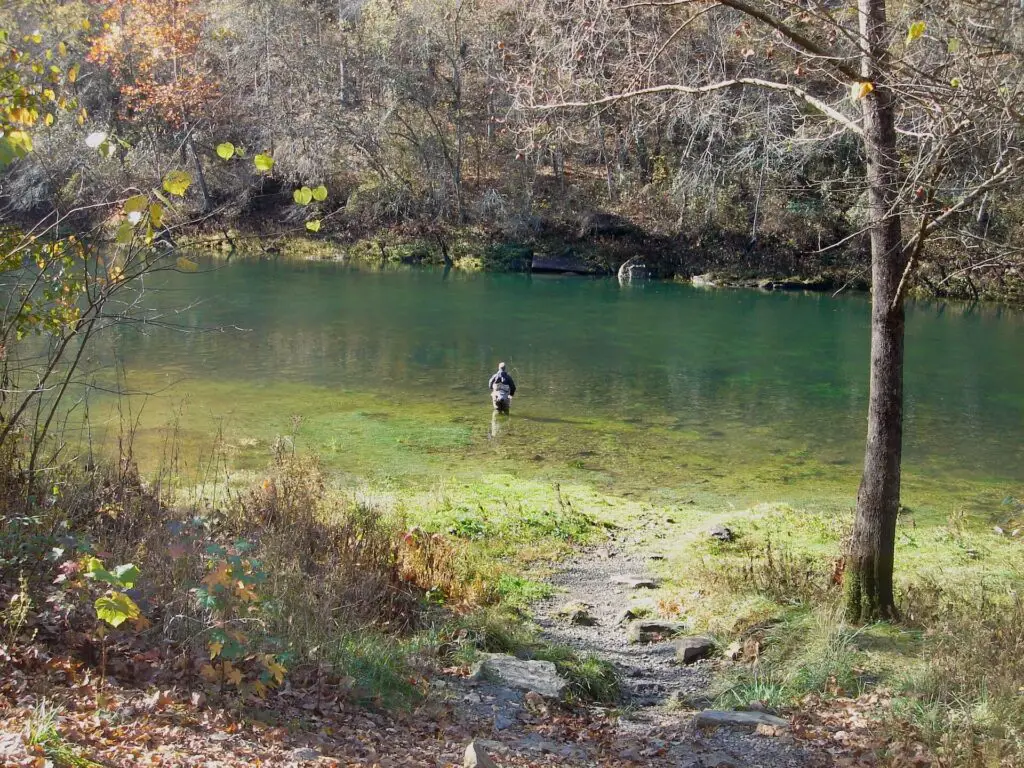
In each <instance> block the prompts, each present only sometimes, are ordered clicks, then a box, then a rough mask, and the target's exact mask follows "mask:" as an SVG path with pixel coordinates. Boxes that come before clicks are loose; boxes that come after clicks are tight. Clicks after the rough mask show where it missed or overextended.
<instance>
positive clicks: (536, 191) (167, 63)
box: [0, 0, 1024, 297]
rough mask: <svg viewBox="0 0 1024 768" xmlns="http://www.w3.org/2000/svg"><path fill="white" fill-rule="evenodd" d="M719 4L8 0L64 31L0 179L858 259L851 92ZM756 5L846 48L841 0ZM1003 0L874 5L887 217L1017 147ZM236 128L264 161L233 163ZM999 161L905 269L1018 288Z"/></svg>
mask: <svg viewBox="0 0 1024 768" xmlns="http://www.w3.org/2000/svg"><path fill="white" fill-rule="evenodd" d="M740 5H742V4H737V3H725V4H714V5H706V4H694V3H690V2H674V3H624V2H621V1H620V0H536V1H535V2H530V3H518V2H507V1H506V0H422V1H421V0H417V1H416V2H413V1H412V0H368V1H366V2H363V1H361V0H330V1H326V0H324V1H321V0H313V1H312V2H298V1H297V0H258V1H257V2H239V1H238V0H177V2H174V3H168V2H164V1H163V0H141V1H139V2H128V1H127V0H103V1H102V2H90V3H82V2H70V3H58V2H55V0H19V2H17V3H14V4H5V7H6V8H7V9H6V10H5V11H3V12H2V13H0V22H2V23H3V25H6V26H11V27H13V28H16V29H18V30H21V31H22V32H23V33H24V34H29V35H31V34H34V33H38V36H39V37H40V45H56V44H57V41H69V42H67V45H68V47H69V48H70V54H71V55H72V56H75V55H77V56H79V57H80V58H81V59H82V60H83V62H82V64H81V69H80V72H79V73H78V74H77V78H76V79H75V81H74V83H73V88H74V91H75V95H76V96H77V99H78V102H79V104H80V106H81V108H82V111H81V112H80V113H79V114H78V120H77V121H76V120H75V119H74V118H75V115H58V118H57V119H56V120H55V122H54V123H53V125H52V126H49V127H47V128H46V129H45V130H43V131H40V132H39V135H38V136H37V137H36V148H37V150H39V151H37V152H35V153H34V154H33V155H32V156H31V157H29V158H26V159H25V160H24V161H22V162H19V163H17V164H14V165H13V166H12V167H11V168H10V169H8V170H7V171H6V172H5V173H4V175H3V176H2V177H0V200H2V202H3V206H4V208H3V210H4V211H5V215H6V216H11V217H18V218H20V219H25V220H32V219H33V218H38V217H39V216H40V215H41V214H43V213H45V212H47V211H50V210H52V209H54V208H58V209H64V210H68V209H71V208H83V207H86V206H89V205H94V204H97V203H103V202H109V201H110V200H111V199H112V198H114V199H116V198H118V197H120V196H122V195H123V192H124V189H125V188H126V187H132V186H136V187H139V188H148V187H151V186H153V185H159V182H160V180H161V179H162V178H163V177H164V176H165V174H166V173H167V172H168V171H169V170H170V169H172V168H175V167H188V168H190V169H191V170H194V176H195V179H196V182H197V183H195V184H194V185H193V186H192V188H191V189H190V191H189V197H188V204H189V206H191V207H192V209H193V213H194V214H196V215H199V216H202V217H203V219H202V222H201V224H202V226H203V227H206V228H210V229H214V228H226V227H229V226H230V227H237V228H238V229H239V230H241V231H243V232H244V231H247V230H248V231H251V230H257V231H261V232H278V231H283V230H286V229H288V228H292V227H293V228H295V229H296V230H297V231H298V232H299V233H302V232H303V231H304V230H303V227H302V224H303V221H304V220H306V219H307V218H308V216H307V214H308V210H307V209H306V208H305V207H304V206H299V205H296V204H295V203H294V199H293V192H294V190H295V189H296V188H299V187H302V186H308V187H310V188H316V187H317V186H319V185H324V186H325V187H326V188H327V190H328V191H329V196H328V197H327V199H325V200H323V201H322V202H316V204H315V209H316V211H317V214H318V215H319V216H320V221H321V222H322V228H321V229H320V230H318V235H317V236H318V237H321V238H325V237H326V238H332V239H333V238H337V239H338V240H340V241H341V242H342V243H349V244H351V243H354V242H357V241H359V240H361V239H364V238H368V237H377V236H380V235H382V233H385V234H384V235H383V238H384V242H383V244H384V245H397V244H406V245H408V244H412V245H417V246H420V245H421V246H422V247H421V248H419V250H418V251H417V249H416V248H413V249H412V250H411V251H408V252H403V253H407V254H408V253H412V254H413V257H415V258H419V257H420V256H423V255H425V256H426V257H427V258H430V259H433V260H437V261H440V260H441V258H442V256H443V254H442V250H443V249H444V248H447V246H448V245H449V244H451V245H452V247H453V248H456V249H457V247H458V244H459V243H465V244H467V248H468V249H469V250H474V249H475V250H480V251H484V250H486V251H487V253H488V254H489V258H486V259H485V266H490V267H497V268H501V267H506V268H508V267H512V268H515V267H517V266H519V267H521V266H522V264H521V259H519V257H518V254H519V253H520V252H519V251H518V250H516V249H517V248H527V249H534V250H536V251H537V252H541V253H544V254H547V255H555V256H558V255H562V256H568V257H572V258H578V259H582V260H589V261H591V262H593V263H595V264H596V265H597V266H598V267H600V268H602V269H606V270H614V269H615V268H617V266H618V265H619V264H620V263H621V262H623V261H625V260H626V259H628V258H630V257H631V256H635V255H640V256H642V257H643V258H644V259H645V260H646V261H648V262H649V264H648V266H649V267H650V268H651V269H653V271H654V272H655V273H656V274H659V275H662V276H670V275H673V274H678V275H682V276H687V277H688V276H689V275H692V274H698V273H702V272H707V271H720V272H725V273H729V274H731V275H733V276H745V277H773V278H784V277H787V276H792V275H801V276H805V277H806V276H820V275H822V274H825V275H826V276H829V277H831V278H832V279H833V281H836V280H838V282H840V283H843V282H845V281H846V280H848V279H851V278H854V279H862V278H864V277H866V274H865V273H864V269H865V268H866V264H867V261H868V259H867V241H866V236H865V234H864V233H863V229H864V225H865V222H866V205H867V202H866V192H865V189H864V185H863V178H864V158H863V156H862V155H863V153H862V150H861V149H860V142H859V140H858V137H857V135H856V132H855V130H850V129H849V128H850V126H853V127H854V128H855V127H856V125H857V122H858V120H859V112H860V107H859V104H858V100H859V99H860V98H862V97H863V95H864V93H863V92H858V91H857V88H854V89H853V92H851V90H850V88H849V87H848V86H847V85H846V84H845V83H843V82H839V79H838V78H837V77H836V74H835V69H834V68H831V67H829V66H827V61H829V60H830V59H829V58H828V57H826V56H825V52H821V54H822V55H820V56H816V55H814V54H811V53H808V51H806V50H801V49H800V48H799V47H798V46H796V45H794V44H793V43H792V41H790V40H789V39H787V38H786V37H785V36H784V35H782V34H781V33H779V32H778V31H775V30H773V29H771V28H770V26H764V25H760V24H757V23H755V19H756V17H751V16H750V15H749V14H747V13H745V12H744V9H745V7H746V6H744V7H743V8H741V7H739V6H740ZM765 9H767V10H771V11H772V12H773V14H774V16H776V17H778V18H784V19H786V20H787V23H788V24H789V25H790V27H791V28H792V29H794V30H797V31H798V33H799V32H800V31H802V32H803V33H806V34H807V35H809V36H812V37H815V38H819V37H820V38H821V39H822V40H824V41H826V42H827V44H828V45H829V46H831V49H830V52H829V53H828V56H830V57H833V58H835V57H838V58H840V59H843V60H846V59H844V58H843V57H849V61H851V62H853V61H855V54H856V46H857V43H856V33H855V29H856V13H855V10H854V9H852V8H846V7H845V6H840V5H837V4H835V3H819V2H813V1H808V2H774V3H769V4H766V5H765ZM1021 13H1022V11H1021V10H1020V8H1019V6H1018V5H1016V4H1013V3H1009V2H1005V3H981V2H973V1H972V2H961V1H960V0H944V2H941V3H938V4H935V3H931V4H917V3H901V4H899V5H894V6H893V7H892V8H891V9H890V19H891V21H892V22H893V23H892V27H893V28H894V29H897V30H899V38H898V39H893V40H892V41H891V46H890V47H891V55H892V56H893V60H892V68H893V79H894V81H895V82H896V83H897V86H898V88H899V90H900V94H901V98H900V102H899V103H900V114H899V118H898V123H899V124H898V131H899V137H900V152H901V163H902V164H903V179H902V181H901V187H902V188H901V190H900V199H901V200H905V201H906V202H907V203H908V205H907V213H906V218H907V222H906V225H905V226H906V227H907V228H908V231H913V228H914V226H915V225H916V222H917V221H918V219H919V218H920V217H921V216H922V215H927V214H928V212H929V211H942V210H944V209H947V208H957V205H958V201H962V200H963V199H964V198H965V197H966V196H968V195H971V194H972V192H973V191H974V190H975V189H976V188H977V186H978V185H979V184H984V183H985V180H986V179H989V178H991V177H992V176H993V174H997V173H999V172H1000V169H1002V170H1004V171H1006V170H1007V169H1008V168H1009V167H1010V166H1013V170H1015V168H1016V166H1015V164H1016V163H1017V162H1018V158H1019V157H1020V141H1021V140H1020V132H1021V130H1022V129H1024V125H1022V120H1021V113H1020V111H1019V104H1020V91H1021V83H1022V77H1021V74H1022V70H1024V66H1022V65H1024V59H1022V56H1024V49H1022V31H1021V30H1022V25H1021V22H1020V16H1021ZM83 19H87V21H86V22H85V23H84V24H83V23H82V20H83ZM904 35H905V37H904ZM850 66H851V67H853V68H854V69H855V68H856V66H855V64H851V65H850ZM865 87H870V83H866V85H865ZM651 89H653V90H655V91H656V92H655V93H651V94H648V95H645V96H642V97H640V98H629V99H619V98H618V97H619V96H621V95H623V94H629V93H636V92H642V91H645V90H651ZM595 102H596V103H595ZM567 104H568V105H576V106H565V105H567ZM552 105H561V106H560V108H552ZM837 118H838V121H837ZM843 121H845V122H846V123H847V125H846V126H845V127H844V125H843ZM83 126H84V127H85V128H86V129H88V130H91V131H97V132H104V133H106V134H109V136H110V137H111V139H112V140H111V141H110V142H109V143H108V145H107V146H108V147H109V149H108V151H106V152H104V153H99V154H98V153H96V152H90V151H85V150H86V148H85V147H83V146H82V133H83ZM225 143H230V145H231V146H232V147H233V148H234V149H235V150H236V151H235V153H234V154H233V155H231V156H230V157H231V159H230V160H225V159H223V156H219V155H218V150H217V148H218V147H219V146H223V145H224V144H225ZM257 153H267V154H268V155H269V156H272V157H273V158H274V161H275V162H274V166H273V171H272V173H270V174H264V173H260V172H259V171H258V169H256V168H254V166H253V164H252V163H251V162H239V159H241V158H243V157H252V156H253V155H255V154H257ZM1012 175H1015V174H1008V175H1007V177H1006V178H1003V179H1001V181H1000V183H999V184H993V185H992V186H991V188H986V189H984V190H983V192H981V193H979V194H976V195H974V196H973V198H972V199H971V201H970V203H969V204H968V205H963V206H962V209H961V208H957V210H956V211H955V214H956V215H955V216H953V217H951V219H952V220H951V221H949V222H947V223H948V224H953V225H954V227H953V232H952V233H951V234H950V235H949V236H948V237H947V238H944V239H939V240H933V241H932V242H931V243H930V245H929V248H928V251H927V252H926V253H924V254H922V259H921V261H922V264H923V269H921V270H920V271H919V273H918V285H919V286H920V288H921V289H922V290H924V291H926V292H929V293H938V294H951V295H957V296H967V297H971V296H977V295H978V294H979V292H982V293H984V292H987V293H988V294H990V295H1000V296H1004V297H1005V296H1010V297H1012V296H1014V295H1018V291H1019V284H1020V281H1019V277H1018V274H1017V268H1016V264H1017V261H1018V259H1017V257H1018V256H1019V243H1020V241H1021V229H1022V226H1024V203H1022V201H1021V199H1020V194H1019V191H1018V190H1016V189H1015V188H1014V187H1013V184H1012V183H1010V181H1011V179H1010V178H1009V176H1012ZM594 212H599V213H601V214H604V213H607V214H612V215H610V216H604V215H600V216H595V215H593V214H594ZM442 244H444V248H442ZM370 250H371V251H374V252H376V250H377V249H374V248H371V249H370ZM861 282H863V280H861Z"/></svg>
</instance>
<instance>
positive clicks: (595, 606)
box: [534, 538, 832, 768]
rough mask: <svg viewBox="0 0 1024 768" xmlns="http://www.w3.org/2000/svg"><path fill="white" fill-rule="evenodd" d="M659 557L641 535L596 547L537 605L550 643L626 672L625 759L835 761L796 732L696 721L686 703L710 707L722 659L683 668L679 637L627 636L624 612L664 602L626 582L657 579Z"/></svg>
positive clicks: (769, 767) (619, 731)
mask: <svg viewBox="0 0 1024 768" xmlns="http://www.w3.org/2000/svg"><path fill="white" fill-rule="evenodd" d="M655 557H657V555H655ZM653 562H654V560H653V559H652V555H651V550H650V549H649V544H648V545H646V546H645V545H644V544H643V543H642V539H640V538H638V539H628V540H623V541H619V542H614V541H613V542H610V543H609V545H608V546H604V547H599V548H596V549H592V550H588V551H586V552H583V553H581V554H580V555H579V556H578V557H576V558H575V559H573V560H570V561H568V562H566V563H564V564H563V567H562V568H561V570H560V571H558V572H557V573H556V574H555V575H554V576H553V577H552V578H551V580H550V581H551V583H552V584H553V585H554V586H555V587H556V590H557V592H556V594H555V595H554V596H552V597H551V598H549V599H547V600H544V601H541V602H539V603H537V604H536V605H535V606H534V613H535V618H536V621H537V623H538V624H539V625H540V626H541V628H542V630H543V635H544V637H545V638H546V639H547V640H549V641H551V642H555V643H560V644H564V645H569V646H571V647H573V648H575V649H576V650H578V651H580V652H583V653H592V654H595V655H597V656H599V657H600V658H602V659H605V660H607V661H610V662H611V663H612V664H613V665H614V666H615V668H616V670H617V671H618V673H619V677H620V683H621V686H622V702H621V704H622V709H621V712H620V717H618V718H617V720H615V721H614V726H613V727H614V729H615V731H616V737H617V738H618V739H620V741H621V743H622V745H623V747H622V749H621V750H619V752H618V755H617V757H620V758H624V759H629V760H637V761H641V762H642V764H643V765H647V766H677V767H687V768H711V767H712V766H714V767H715V768H718V767H719V766H722V767H725V766H737V767H738V766H752V767H753V766H763V767H764V768H783V767H786V768H789V767H790V766H794V767H795V766H823V765H830V764H832V759H831V756H830V755H827V754H822V753H820V752H815V751H812V750H809V749H806V748H804V747H803V746H801V745H800V744H799V743H798V742H795V741H794V740H793V739H792V738H789V737H788V736H781V737H780V736H762V735H759V734H756V733H753V732H750V731H746V730H740V729H735V728H729V727H723V728H718V729H714V730H710V731H707V730H705V729H699V728H696V727H695V726H694V724H693V722H692V720H693V715H694V714H695V712H694V711H693V710H692V709H690V710H689V711H687V709H686V706H689V707H693V706H694V705H695V704H696V705H697V706H710V701H708V700H707V689H708V685H709V684H710V681H711V676H712V665H713V663H714V662H711V661H701V662H697V663H696V664H692V665H681V664H679V663H677V662H676V661H675V646H674V644H673V642H672V641H664V642H655V643H650V644H637V643H630V642H629V640H628V638H627V631H628V621H623V615H622V614H623V612H624V611H625V610H626V609H629V608H635V607H640V608H644V607H648V608H650V609H652V612H656V603H655V601H654V599H653V592H652V590H651V589H648V588H639V589H637V588H633V587H632V586H631V585H629V584H626V583H620V582H621V581H624V578H623V577H638V578H642V579H650V580H655V581H656V577H655V575H654V574H653V573H652V564H653ZM572 603H582V604H584V605H586V606H587V611H588V613H589V615H590V617H592V618H593V619H594V620H596V621H595V623H594V624H593V625H589V626H588V625H581V624H574V623H571V622H570V621H568V620H567V619H566V618H565V617H564V616H563V615H560V609H562V608H564V607H565V606H566V605H567V604H572ZM682 703H685V705H686V706H680V705H681V704H682ZM571 764H577V763H571ZM578 764H580V765H594V764H595V763H585V762H583V763H578Z"/></svg>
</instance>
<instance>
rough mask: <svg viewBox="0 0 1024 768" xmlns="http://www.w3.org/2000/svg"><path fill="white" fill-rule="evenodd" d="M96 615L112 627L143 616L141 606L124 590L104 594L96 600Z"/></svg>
mask: <svg viewBox="0 0 1024 768" xmlns="http://www.w3.org/2000/svg"><path fill="white" fill-rule="evenodd" d="M95 605H96V616H97V617H98V618H99V619H100V620H102V621H105V622H107V624H109V625H110V626H112V627H119V626H121V625H122V624H124V623H125V622H126V621H128V620H129V619H137V618H139V617H140V616H142V612H141V611H140V610H139V606H137V605H136V604H135V601H134V600H132V599H131V598H130V597H128V595H126V594H124V593H123V592H115V593H113V594H111V595H104V596H103V597H101V598H99V599H98V600H97V601H96V604H95Z"/></svg>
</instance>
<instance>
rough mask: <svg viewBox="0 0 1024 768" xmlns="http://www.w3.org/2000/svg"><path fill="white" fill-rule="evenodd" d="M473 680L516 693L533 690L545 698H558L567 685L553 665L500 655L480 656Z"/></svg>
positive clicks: (566, 681) (546, 662)
mask: <svg viewBox="0 0 1024 768" xmlns="http://www.w3.org/2000/svg"><path fill="white" fill-rule="evenodd" d="M473 677H474V678H476V679H478V680H490V681H491V682H494V683H498V684H500V685H505V686H508V687H509V688H515V689H517V690H520V691H536V692H537V693H539V694H540V695H541V696H545V697H547V698H549V699H558V698H561V697H562V694H563V693H565V689H566V687H567V686H568V685H569V681H568V680H566V679H565V678H564V677H562V676H561V675H559V674H558V670H557V669H555V665H554V663H553V662H550V661H533V660H526V659H517V658H516V657H515V656H508V655H506V654H502V653H487V654H484V656H483V658H482V659H481V660H480V662H479V663H478V664H477V667H476V669H475V670H474V671H473Z"/></svg>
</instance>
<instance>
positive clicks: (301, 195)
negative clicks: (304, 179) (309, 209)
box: [292, 187, 313, 205]
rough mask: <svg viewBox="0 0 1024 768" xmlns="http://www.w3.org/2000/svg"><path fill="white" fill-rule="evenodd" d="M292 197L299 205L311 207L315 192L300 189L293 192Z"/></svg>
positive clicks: (305, 188) (306, 188)
mask: <svg viewBox="0 0 1024 768" xmlns="http://www.w3.org/2000/svg"><path fill="white" fill-rule="evenodd" d="M292 197H293V198H294V199H295V202H296V203H298V204H299V205H309V203H310V201H312V199H313V190H311V189H310V188H309V187H300V188H299V189H296V190H295V191H294V192H292Z"/></svg>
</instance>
